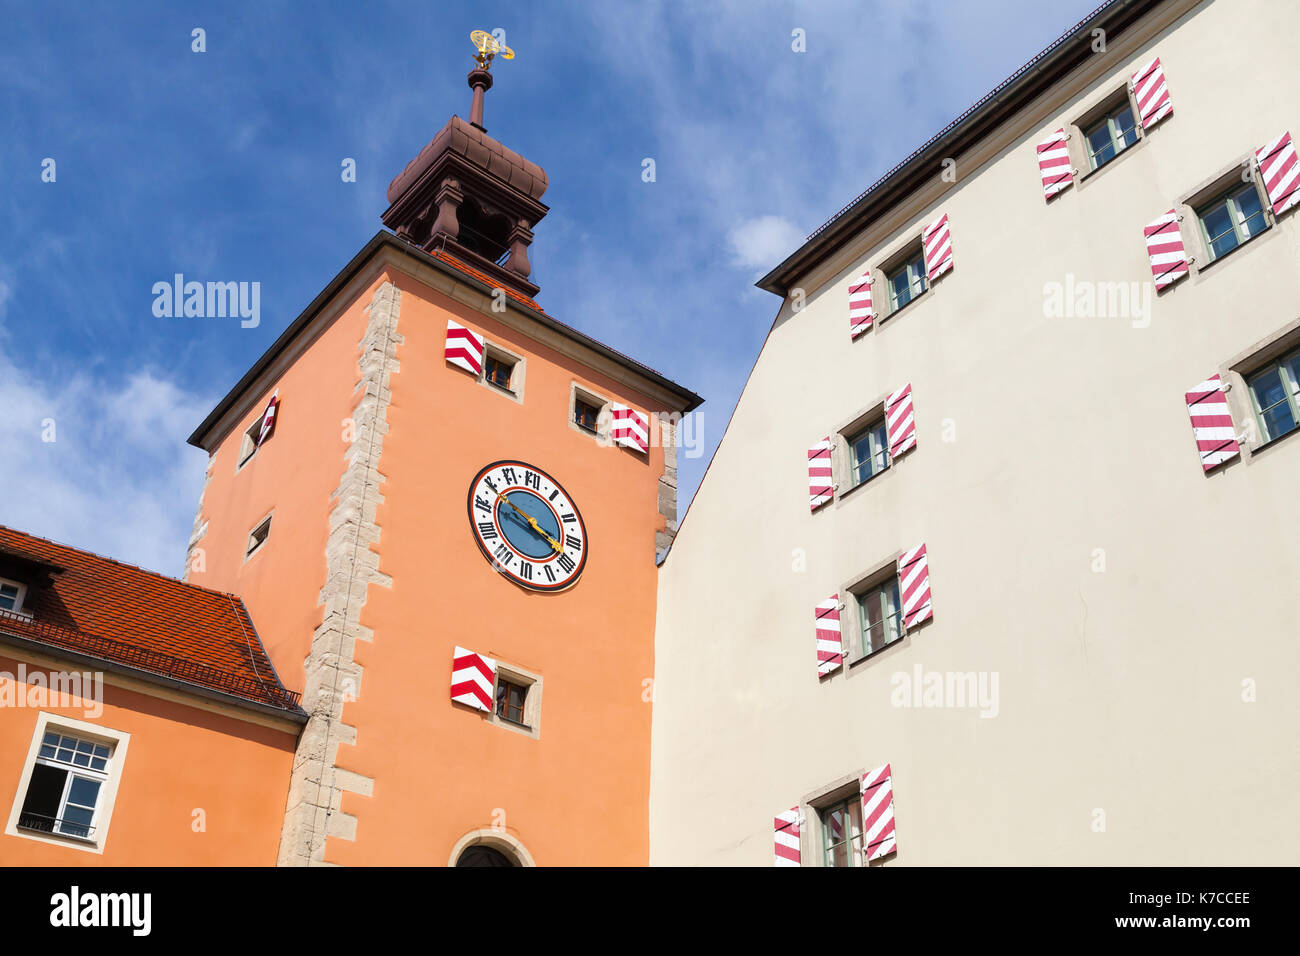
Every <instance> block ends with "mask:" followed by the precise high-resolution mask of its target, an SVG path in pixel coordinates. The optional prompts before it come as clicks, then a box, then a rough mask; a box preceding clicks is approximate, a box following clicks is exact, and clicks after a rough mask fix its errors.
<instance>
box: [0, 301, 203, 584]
mask: <svg viewBox="0 0 1300 956" xmlns="http://www.w3.org/2000/svg"><path fill="white" fill-rule="evenodd" d="M9 291H10V289H9V287H8V286H5V287H4V288H3V289H0V317H2V316H3V303H4V300H5V298H6V297H7V295H8V293H9ZM20 338H21V337H20V336H19V335H17V334H14V333H13V332H7V331H6V330H5V329H4V328H3V327H0V341H5V340H7V341H8V342H9V343H10V345H12V344H13V343H14V342H15V341H17V340H19V339H20ZM13 355H14V351H13V350H12V349H9V350H6V351H5V352H0V410H3V413H2V414H0V449H3V454H0V488H2V489H4V494H3V495H0V524H4V525H6V526H8V527H11V528H14V529H16V530H19V531H25V532H28V533H30V534H36V535H40V536H41V537H45V538H50V539H52V540H55V541H58V542H60V543H63V544H68V545H72V546H73V547H77V548H82V549H84V550H87V551H93V552H95V553H97V554H103V555H106V556H108V557H111V558H116V559H118V560H120V561H125V562H128V563H130V564H138V565H140V566H142V567H146V568H149V569H151V570H155V571H160V572H162V573H164V574H170V575H174V576H179V575H180V574H181V572H182V571H183V570H184V558H185V555H184V548H185V542H186V541H188V540H189V533H190V527H191V524H192V522H193V520H194V510H195V507H196V506H197V504H198V497H199V492H200V491H201V490H202V487H203V475H204V467H205V463H206V456H205V455H204V453H203V452H201V451H199V450H198V449H195V448H191V447H189V446H188V445H186V444H185V436H186V435H188V434H189V431H190V429H191V428H192V427H193V426H194V425H196V424H197V423H198V422H199V421H201V420H202V418H203V416H204V415H205V414H206V412H207V411H208V410H209V409H210V408H211V407H212V405H213V404H214V403H213V402H212V401H210V400H209V399H208V398H206V397H202V396H197V395H195V394H193V393H191V392H187V391H186V390H184V389H183V388H181V387H179V386H178V385H176V384H175V383H174V382H172V381H170V380H168V379H166V378H164V377H161V376H160V375H158V374H156V373H154V372H152V371H146V370H142V371H137V372H135V373H133V374H131V375H129V376H128V377H126V378H125V379H124V380H113V379H110V378H106V377H102V376H95V375H91V374H87V373H78V374H74V375H73V376H72V377H70V378H62V379H61V378H57V377H56V376H54V375H52V374H50V369H49V366H48V364H46V365H44V366H43V367H42V375H41V379H43V380H42V381H38V380H37V377H36V376H35V375H34V374H33V373H32V372H31V371H30V370H29V369H28V368H26V367H24V366H23V365H22V364H21V363H20V362H19V361H15V360H14V359H13V357H12V356H13ZM50 437H53V439H54V440H53V441H48V440H46V439H48V438H50Z"/></svg>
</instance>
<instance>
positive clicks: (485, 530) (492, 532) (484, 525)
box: [478, 521, 499, 541]
mask: <svg viewBox="0 0 1300 956" xmlns="http://www.w3.org/2000/svg"><path fill="white" fill-rule="evenodd" d="M478 531H479V534H481V535H483V540H484V541H490V540H492V539H493V538H496V537H499V535H498V534H497V526H496V525H494V524H493V523H492V522H491V521H480V522H479V523H478Z"/></svg>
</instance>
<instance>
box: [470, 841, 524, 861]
mask: <svg viewBox="0 0 1300 956" xmlns="http://www.w3.org/2000/svg"><path fill="white" fill-rule="evenodd" d="M456 865H457V866H518V865H519V864H518V863H516V862H515V861H514V860H512V859H510V858H509V857H508V856H506V855H505V854H504V853H502V852H501V851H500V850H497V849H494V848H493V847H490V846H484V845H483V844H482V843H480V844H479V845H478V846H471V847H466V848H465V849H464V850H462V851H461V854H460V856H459V857H458V858H457V860H456Z"/></svg>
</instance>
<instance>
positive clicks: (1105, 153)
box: [1084, 101, 1138, 169]
mask: <svg viewBox="0 0 1300 956" xmlns="http://www.w3.org/2000/svg"><path fill="white" fill-rule="evenodd" d="M1137 136H1138V134H1137V124H1136V123H1134V122H1133V108H1132V107H1131V106H1129V104H1128V102H1127V101H1126V102H1125V103H1124V104H1123V105H1122V106H1119V107H1117V108H1116V109H1114V110H1112V111H1111V112H1109V113H1107V114H1106V115H1105V116H1104V117H1102V118H1101V119H1100V120H1098V121H1097V122H1096V123H1095V124H1094V125H1093V126H1091V127H1089V129H1088V131H1087V132H1086V133H1085V134H1084V138H1085V139H1086V140H1087V141H1088V162H1089V163H1090V164H1091V166H1092V168H1093V169H1100V168H1101V167H1102V166H1105V165H1106V164H1107V163H1108V162H1110V161H1111V160H1112V159H1114V158H1115V157H1116V156H1118V155H1119V154H1120V153H1121V152H1123V151H1124V150H1126V149H1127V148H1128V147H1130V146H1132V145H1133V144H1134V143H1136V142H1137Z"/></svg>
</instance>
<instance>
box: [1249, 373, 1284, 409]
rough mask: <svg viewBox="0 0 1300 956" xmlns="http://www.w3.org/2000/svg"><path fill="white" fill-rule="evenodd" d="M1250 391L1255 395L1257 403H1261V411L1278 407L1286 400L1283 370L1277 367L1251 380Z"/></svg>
mask: <svg viewBox="0 0 1300 956" xmlns="http://www.w3.org/2000/svg"><path fill="white" fill-rule="evenodd" d="M1250 390H1251V391H1252V392H1254V393H1255V401H1256V402H1258V403H1259V407H1260V408H1261V409H1265V408H1268V407H1269V406H1270V405H1276V404H1277V403H1278V402H1280V401H1282V399H1284V398H1286V388H1285V386H1284V385H1283V384H1282V374H1281V370H1280V369H1279V368H1278V367H1277V366H1276V365H1275V366H1273V367H1272V368H1270V369H1268V370H1266V371H1264V372H1261V373H1260V374H1258V375H1256V376H1255V377H1254V378H1252V379H1251V380H1250Z"/></svg>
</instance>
